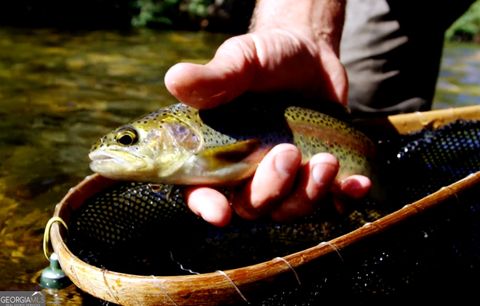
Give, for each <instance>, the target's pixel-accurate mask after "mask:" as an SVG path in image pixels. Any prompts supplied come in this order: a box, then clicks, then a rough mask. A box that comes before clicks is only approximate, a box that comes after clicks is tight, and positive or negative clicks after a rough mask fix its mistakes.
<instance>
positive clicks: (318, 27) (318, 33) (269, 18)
mask: <svg viewBox="0 0 480 306" xmlns="http://www.w3.org/2000/svg"><path fill="white" fill-rule="evenodd" d="M345 4H346V0H258V1H257V6H256V8H255V12H254V15H253V18H252V25H251V27H250V30H251V31H260V30H262V29H271V28H281V29H288V30H289V31H294V32H301V33H303V34H305V33H309V35H311V36H312V38H313V39H314V40H315V42H316V43H317V44H325V43H326V44H327V45H328V46H329V47H331V48H332V49H333V50H334V51H335V53H337V54H338V50H339V45H340V38H341V35H342V29H343V22H344V18H345Z"/></svg>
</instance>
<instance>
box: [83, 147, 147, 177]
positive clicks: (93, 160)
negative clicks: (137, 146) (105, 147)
mask: <svg viewBox="0 0 480 306" xmlns="http://www.w3.org/2000/svg"><path fill="white" fill-rule="evenodd" d="M88 157H89V158H90V169H92V171H94V172H97V173H100V174H103V173H111V172H120V171H121V172H130V171H138V170H140V169H143V168H145V167H146V166H147V163H146V162H145V160H144V157H143V156H139V155H135V154H132V153H126V152H124V151H93V152H90V153H89V154H88Z"/></svg>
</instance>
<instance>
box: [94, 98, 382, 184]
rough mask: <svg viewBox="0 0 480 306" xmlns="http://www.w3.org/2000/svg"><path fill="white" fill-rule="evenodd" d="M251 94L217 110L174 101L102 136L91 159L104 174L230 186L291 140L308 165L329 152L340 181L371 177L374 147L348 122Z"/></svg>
mask: <svg viewBox="0 0 480 306" xmlns="http://www.w3.org/2000/svg"><path fill="white" fill-rule="evenodd" d="M286 100H289V99H285V98H284V100H282V99H279V100H276V101H275V102H270V101H257V100H256V99H254V98H251V97H249V96H246V97H243V98H240V99H238V100H236V101H234V102H232V103H229V104H227V105H224V106H220V107H217V108H214V109H208V110H197V109H195V108H192V107H189V106H187V105H184V104H173V105H170V106H167V107H164V108H161V109H159V110H158V111H156V112H153V113H150V114H148V115H146V116H144V117H142V118H139V119H137V120H135V121H133V122H131V123H129V124H127V125H124V126H121V127H119V128H118V129H116V130H114V131H112V132H111V133H109V134H107V135H105V136H103V137H102V138H101V139H100V140H99V141H98V142H97V143H96V144H95V145H94V146H93V147H92V150H91V152H90V154H89V157H90V159H91V163H90V168H91V169H92V170H93V171H94V172H97V173H99V174H101V175H102V176H105V177H108V178H112V179H120V180H130V181H143V182H156V183H168V184H182V185H196V184H202V185H232V184H235V183H238V182H239V181H241V180H244V179H245V178H248V177H250V176H251V175H252V174H253V173H254V171H255V169H256V168H257V165H258V163H259V162H260V161H261V159H262V158H263V157H264V156H265V154H266V153H267V152H268V150H270V149H271V148H272V147H273V146H274V145H276V144H279V143H293V144H295V145H296V146H298V147H299V148H300V150H301V152H302V154H303V159H304V161H307V160H308V159H310V157H311V156H312V155H313V154H315V153H318V152H330V153H332V154H333V155H335V156H336V157H337V158H338V159H339V161H340V171H339V173H338V175H337V179H339V180H341V179H343V178H345V177H347V176H349V175H352V174H361V175H365V176H368V177H371V176H372V175H373V173H372V166H371V161H372V159H373V158H374V154H375V148H374V145H373V143H372V141H371V140H370V139H368V138H367V137H366V136H365V135H364V134H362V133H361V132H360V131H358V130H356V129H355V128H353V127H352V126H351V125H349V124H348V123H346V122H345V121H342V120H339V119H336V118H334V117H332V116H330V115H327V114H325V113H323V112H320V111H318V110H316V108H317V107H318V106H312V105H313V104H310V105H309V104H308V103H303V104H301V103H298V104H296V103H292V102H284V101H286Z"/></svg>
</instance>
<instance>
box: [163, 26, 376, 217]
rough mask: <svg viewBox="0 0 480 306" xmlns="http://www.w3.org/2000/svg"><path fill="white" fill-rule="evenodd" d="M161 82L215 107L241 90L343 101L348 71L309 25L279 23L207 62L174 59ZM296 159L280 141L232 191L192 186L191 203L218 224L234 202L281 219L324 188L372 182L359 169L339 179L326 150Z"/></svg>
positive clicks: (249, 213)
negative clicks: (306, 27) (304, 160)
mask: <svg viewBox="0 0 480 306" xmlns="http://www.w3.org/2000/svg"><path fill="white" fill-rule="evenodd" d="M165 84H166V86H167V88H168V90H169V91H170V92H171V93H172V94H173V95H174V96H176V97H177V98H178V99H179V100H180V101H182V102H184V103H186V104H189V105H191V106H194V107H197V108H210V107H215V106H217V105H219V104H222V103H226V102H228V101H230V100H232V99H234V98H235V97H237V96H239V95H240V94H242V93H244V92H246V91H261V92H267V91H275V90H282V91H284V90H290V91H296V92H298V93H299V94H300V93H303V94H306V95H308V96H316V97H319V98H323V99H327V100H333V101H338V102H340V103H343V104H346V99H347V77H346V74H345V70H344V68H343V66H342V65H341V63H340V61H339V59H338V49H337V48H335V46H332V45H331V44H330V43H329V42H328V41H324V40H320V41H318V40H316V39H315V38H314V35H313V33H309V32H308V31H289V30H288V29H283V28H272V29H268V28H267V29H265V28H264V29H261V30H258V31H255V32H252V33H249V34H245V35H241V36H237V37H233V38H231V39H229V40H227V41H226V42H225V43H224V44H222V45H221V46H220V47H219V49H218V50H217V52H216V54H215V56H214V58H213V59H212V60H211V61H210V62H209V63H207V64H206V65H196V64H188V63H181V64H177V65H175V66H173V67H172V68H171V69H170V70H169V71H168V72H167V74H166V76H165ZM301 160H302V158H301V153H300V151H299V150H298V149H297V148H296V147H295V146H293V145H291V144H280V145H278V146H276V147H274V148H273V149H272V150H271V151H270V152H269V153H268V154H267V155H266V156H265V158H264V159H263V160H262V162H261V163H260V164H259V166H258V168H257V171H256V173H255V175H254V176H253V178H252V179H251V180H250V181H248V182H247V183H246V184H245V185H244V186H243V189H242V190H239V191H238V192H236V193H234V194H233V195H232V198H230V199H227V198H226V197H225V196H224V195H223V194H222V193H220V192H219V191H218V190H215V189H212V188H207V187H199V188H189V190H188V191H187V202H188V205H189V207H190V209H191V210H192V211H193V212H195V213H196V214H198V215H200V216H201V217H202V218H203V219H205V220H206V221H208V222H210V223H212V224H214V225H217V226H224V225H226V224H228V223H229V221H230V218H231V216H232V208H233V209H234V210H235V211H236V213H238V214H239V215H240V216H241V217H243V218H247V219H254V218H257V217H259V216H261V215H266V214H270V215H271V217H272V218H273V219H274V220H278V221H283V220H290V219H292V218H295V217H299V216H303V215H306V214H308V213H310V212H311V211H313V210H314V209H315V203H318V201H319V200H320V199H321V198H322V197H323V196H325V195H326V194H327V193H328V192H331V191H333V192H334V193H336V194H338V195H341V196H346V197H351V198H359V197H362V196H364V195H365V194H366V193H367V192H368V190H369V188H370V185H371V182H370V180H369V179H368V178H367V177H364V176H359V175H354V176H350V177H347V178H345V179H344V180H342V181H340V182H339V181H336V179H335V178H336V174H337V172H338V169H339V164H338V160H337V159H336V158H335V157H334V156H333V155H331V154H328V153H320V154H317V155H315V156H313V157H312V158H311V160H310V161H309V162H308V163H307V164H305V165H302V164H301ZM230 201H231V202H232V206H230Z"/></svg>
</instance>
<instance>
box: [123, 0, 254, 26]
mask: <svg viewBox="0 0 480 306" xmlns="http://www.w3.org/2000/svg"><path fill="white" fill-rule="evenodd" d="M254 5H255V1H254V0H134V2H133V7H134V8H135V9H137V10H138V14H137V15H135V16H133V17H132V26H134V27H150V28H175V29H179V28H180V29H182V28H183V29H210V30H215V31H219V30H223V31H228V32H239V31H245V30H246V29H247V27H248V23H249V20H250V16H251V14H252V11H253V7H254Z"/></svg>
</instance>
